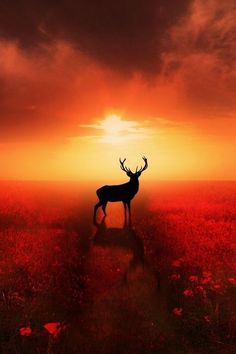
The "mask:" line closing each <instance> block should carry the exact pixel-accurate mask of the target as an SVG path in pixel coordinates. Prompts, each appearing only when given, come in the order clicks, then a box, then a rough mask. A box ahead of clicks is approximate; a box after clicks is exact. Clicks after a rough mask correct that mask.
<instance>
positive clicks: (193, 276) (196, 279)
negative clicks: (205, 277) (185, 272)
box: [189, 275, 198, 282]
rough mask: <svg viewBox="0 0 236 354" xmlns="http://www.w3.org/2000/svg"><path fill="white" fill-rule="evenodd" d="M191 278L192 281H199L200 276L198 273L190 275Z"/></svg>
mask: <svg viewBox="0 0 236 354" xmlns="http://www.w3.org/2000/svg"><path fill="white" fill-rule="evenodd" d="M189 280H190V281H192V282H197V281H198V276H197V275H190V277H189Z"/></svg>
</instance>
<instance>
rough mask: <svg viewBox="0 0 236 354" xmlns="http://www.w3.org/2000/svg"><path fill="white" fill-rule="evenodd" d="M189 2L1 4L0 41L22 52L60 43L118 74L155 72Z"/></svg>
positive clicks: (59, 0) (93, 0)
mask: <svg viewBox="0 0 236 354" xmlns="http://www.w3.org/2000/svg"><path fill="white" fill-rule="evenodd" d="M190 3H191V0H179V1H178V2H176V3H174V2H173V1H172V0H148V1H147V0H139V1H137V0H120V1H110V0H99V1H97V0H90V1H81V0H78V1H76V0H57V1H56V0H54V1H45V0H41V1H39V0H38V1H31V0H19V1H17V2H15V1H12V2H11V1H7V0H5V1H2V2H1V7H0V36H1V37H3V38H7V39H14V40H17V41H18V42H19V43H20V44H21V46H25V47H28V46H35V45H39V43H43V42H50V41H54V40H55V39H63V40H67V41H70V42H72V43H73V44H74V45H75V46H76V47H77V48H78V49H79V50H82V51H84V52H85V53H86V54H88V55H90V56H92V57H93V58H95V59H96V60H99V61H100V62H101V63H103V64H105V65H107V66H109V67H111V68H112V69H116V70H119V71H125V72H129V71H131V72H133V71H136V70H140V71H144V72H155V71H157V70H158V69H159V68H160V64H161V53H162V52H163V51H165V50H167V48H168V30H169V28H171V26H173V25H175V24H176V23H178V22H179V20H180V19H181V18H183V17H184V16H185V15H186V12H187V11H188V9H189V5H190Z"/></svg>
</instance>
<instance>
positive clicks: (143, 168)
mask: <svg viewBox="0 0 236 354" xmlns="http://www.w3.org/2000/svg"><path fill="white" fill-rule="evenodd" d="M143 160H144V162H145V164H144V166H143V167H142V166H141V168H140V169H139V170H138V166H137V167H136V172H140V173H142V172H143V171H144V170H146V169H147V168H148V163H147V158H146V157H145V156H143Z"/></svg>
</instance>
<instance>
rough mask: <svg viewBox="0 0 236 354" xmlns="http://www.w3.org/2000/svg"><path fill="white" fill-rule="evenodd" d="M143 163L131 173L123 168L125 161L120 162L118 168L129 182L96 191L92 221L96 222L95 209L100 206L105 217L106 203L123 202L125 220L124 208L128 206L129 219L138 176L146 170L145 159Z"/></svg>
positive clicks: (137, 188)
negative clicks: (123, 172) (96, 201)
mask: <svg viewBox="0 0 236 354" xmlns="http://www.w3.org/2000/svg"><path fill="white" fill-rule="evenodd" d="M143 160H144V161H145V166H144V167H141V168H140V169H139V170H138V167H137V168H136V172H135V173H133V172H131V171H130V169H128V168H127V167H125V166H124V162H125V159H124V160H123V161H121V160H120V167H121V169H122V170H123V171H125V172H126V174H127V176H128V177H129V178H130V180H129V182H127V183H123V184H119V185H113V186H103V187H101V188H99V189H98V190H97V192H96V193H97V196H98V199H99V202H98V203H97V204H96V205H95V207H94V221H96V213H97V209H98V208H99V207H100V206H101V207H102V210H103V212H104V214H105V215H106V205H107V203H108V202H123V204H124V211H125V219H126V208H127V206H128V211H129V217H131V210H130V203H131V200H132V199H133V198H134V196H135V194H136V193H137V192H138V190H139V180H138V178H139V176H140V175H141V173H142V172H143V171H144V170H145V169H146V168H147V166H148V164H147V159H146V158H145V157H143Z"/></svg>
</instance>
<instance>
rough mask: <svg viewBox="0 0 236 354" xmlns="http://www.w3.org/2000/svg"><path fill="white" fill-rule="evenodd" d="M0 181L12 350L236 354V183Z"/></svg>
mask: <svg viewBox="0 0 236 354" xmlns="http://www.w3.org/2000/svg"><path fill="white" fill-rule="evenodd" d="M99 186H100V183H97V184H93V183H91V184H87V185H86V184H80V183H75V182H72V183H68V182H56V183H53V182H1V183H0V313H1V316H0V353H3V354H11V353H12V354H13V353H14V354H16V353H17V354H23V353H27V354H28V353H29V354H34V353H37V354H41V353H42V354H43V353H47V354H52V353H55V354H57V353H59V354H64V353H68V354H76V353H83V354H90V353H91V354H97V353H99V354H100V353H101V354H110V353H112V354H113V353H114V354H118V353H120V354H126V353H127V354H128V353H135V354H136V353H137V354H139V353H140V354H142V353H151V354H156V353H161V354H182V353H183V354H185V353H186V354H190V353H191V354H203V353H204V354H205V353H207V354H209V353H212V354H213V353H214V354H235V353H236V182H165V183H164V182H157V183H148V182H146V183H145V182H143V183H141V188H140V191H139V194H138V195H137V197H136V198H135V199H134V201H133V209H132V215H133V217H132V226H130V227H128V226H124V224H123V222H124V218H123V209H122V205H121V204H120V203H113V204H109V205H108V208H107V211H108V216H107V218H106V219H104V218H102V215H101V214H100V213H99V215H98V224H97V225H93V223H92V212H93V205H94V204H95V202H96V195H95V190H96V187H99Z"/></svg>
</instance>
